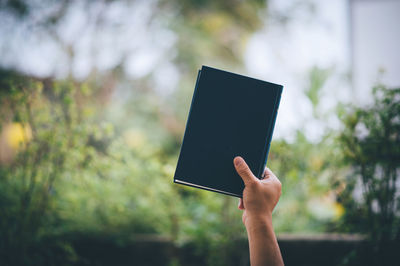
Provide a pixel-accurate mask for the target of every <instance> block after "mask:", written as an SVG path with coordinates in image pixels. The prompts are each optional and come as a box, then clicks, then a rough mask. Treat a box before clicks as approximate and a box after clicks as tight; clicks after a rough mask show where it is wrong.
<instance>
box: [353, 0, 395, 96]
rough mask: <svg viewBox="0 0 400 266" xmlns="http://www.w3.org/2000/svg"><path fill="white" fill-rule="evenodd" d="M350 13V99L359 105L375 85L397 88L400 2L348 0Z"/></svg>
mask: <svg viewBox="0 0 400 266" xmlns="http://www.w3.org/2000/svg"><path fill="white" fill-rule="evenodd" d="M350 10H351V13H350V16H351V40H352V41H351V47H352V74H353V88H354V95H353V96H354V101H356V102H361V103H362V102H365V101H369V100H370V99H371V93H369V92H370V89H371V88H372V86H373V85H374V84H375V83H376V82H378V81H381V82H383V83H384V84H385V85H387V86H391V87H400V1H399V0H351V1H350ZM379 70H383V71H384V73H383V74H381V75H380V74H379ZM380 76H381V77H380Z"/></svg>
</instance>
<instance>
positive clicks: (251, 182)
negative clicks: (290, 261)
mask: <svg viewBox="0 0 400 266" xmlns="http://www.w3.org/2000/svg"><path fill="white" fill-rule="evenodd" d="M234 165H235V168H236V171H237V172H238V174H239V175H240V176H241V178H242V179H243V182H244V184H245V189H244V191H243V199H240V201H239V206H238V207H239V209H241V210H244V212H243V216H242V220H243V224H244V225H245V227H246V230H247V235H248V239H249V248H250V263H251V265H252V266H261V265H271V266H276V265H284V264H283V259H282V255H281V252H280V249H279V246H278V242H277V240H276V236H275V232H274V229H273V226H272V211H273V210H274V208H275V205H276V204H277V203H278V200H279V197H280V195H281V183H280V181H279V180H278V178H277V177H276V176H275V175H274V174H273V173H272V172H271V171H270V170H269V169H268V168H266V169H265V171H264V179H263V180H259V179H258V178H257V177H255V176H254V175H253V173H252V172H251V170H250V169H249V167H248V166H247V164H246V162H245V161H244V160H243V158H241V157H236V158H235V159H234Z"/></svg>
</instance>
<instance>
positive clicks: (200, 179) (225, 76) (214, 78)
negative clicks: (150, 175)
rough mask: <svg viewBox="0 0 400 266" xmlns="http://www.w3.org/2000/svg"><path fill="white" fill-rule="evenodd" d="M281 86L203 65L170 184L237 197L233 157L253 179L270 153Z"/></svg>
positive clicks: (238, 186) (241, 186)
mask: <svg viewBox="0 0 400 266" xmlns="http://www.w3.org/2000/svg"><path fill="white" fill-rule="evenodd" d="M282 89H283V87H282V86H281V85H278V84H273V83H269V82H266V81H262V80H258V79H254V78H250V77H246V76H242V75H238V74H234V73H231V72H227V71H223V70H219V69H215V68H211V67H207V66H203V67H202V68H201V70H199V72H198V76H197V82H196V87H195V89H194V93H193V98H192V104H191V107H190V111H189V116H188V119H187V122H186V130H185V134H184V137H183V142H182V146H181V151H180V155H179V159H178V164H177V167H176V171H175V175H174V182H175V183H179V184H183V185H188V186H192V187H197V188H201V189H206V190H211V191H215V192H219V193H224V194H227V195H231V196H236V197H242V193H243V189H244V183H243V181H242V179H241V178H240V176H239V175H238V174H237V173H236V171H235V168H234V166H233V158H234V157H235V156H241V157H243V158H244V160H245V161H246V162H247V164H248V165H249V167H250V169H251V170H252V172H253V173H254V175H255V176H257V177H258V178H260V177H261V175H262V173H263V171H264V168H265V165H266V163H267V157H268V152H269V146H270V143H271V138H272V132H273V130H274V125H275V120H276V115H277V111H278V106H279V102H280V98H281V93H282Z"/></svg>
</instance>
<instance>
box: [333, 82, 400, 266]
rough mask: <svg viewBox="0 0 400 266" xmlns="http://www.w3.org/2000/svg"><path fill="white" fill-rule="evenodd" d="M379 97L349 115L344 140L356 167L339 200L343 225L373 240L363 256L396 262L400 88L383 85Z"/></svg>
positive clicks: (380, 262)
mask: <svg viewBox="0 0 400 266" xmlns="http://www.w3.org/2000/svg"><path fill="white" fill-rule="evenodd" d="M373 96H374V101H373V103H372V104H371V106H367V107H350V108H349V110H347V111H346V112H345V114H343V117H342V119H343V121H344V124H345V128H344V130H343V132H342V133H341V135H340V138H339V139H340V142H341V143H342V147H343V152H344V160H345V163H346V164H347V165H350V166H351V169H352V171H351V172H350V173H349V174H348V175H347V177H346V179H345V180H343V179H342V180H341V181H342V182H341V183H340V182H339V184H340V185H339V186H341V187H342V190H341V192H340V193H339V195H338V201H339V202H341V203H342V204H343V205H344V206H345V215H344V217H343V219H342V228H343V229H346V230H348V231H351V232H361V233H365V234H367V235H368V237H369V238H370V240H371V245H372V248H371V249H372V252H371V253H369V254H368V255H367V256H364V257H363V258H362V260H361V261H364V262H367V263H369V264H373V265H393V262H395V261H398V260H399V255H398V249H399V248H400V246H399V245H400V244H399V243H400V216H399V213H400V196H399V195H400V194H399V191H400V187H399V173H400V89H389V88H387V87H385V86H383V85H379V86H376V87H375V88H374V89H373ZM396 250H397V251H396ZM357 265H358V264H357ZM360 265H362V264H360Z"/></svg>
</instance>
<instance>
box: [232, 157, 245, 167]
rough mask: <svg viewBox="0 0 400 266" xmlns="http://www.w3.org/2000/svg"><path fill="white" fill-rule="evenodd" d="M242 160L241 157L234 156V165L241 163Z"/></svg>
mask: <svg viewBox="0 0 400 266" xmlns="http://www.w3.org/2000/svg"><path fill="white" fill-rule="evenodd" d="M242 160H243V159H242V157H240V156H236V157H235V159H234V160H233V162H234V163H235V165H236V166H238V165H240V164H241V162H242Z"/></svg>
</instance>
